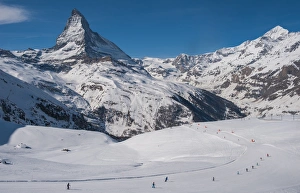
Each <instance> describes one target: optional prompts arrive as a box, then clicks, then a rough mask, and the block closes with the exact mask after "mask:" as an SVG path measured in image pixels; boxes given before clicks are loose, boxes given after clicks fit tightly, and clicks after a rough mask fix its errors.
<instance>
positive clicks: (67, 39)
mask: <svg viewBox="0 0 300 193" xmlns="http://www.w3.org/2000/svg"><path fill="white" fill-rule="evenodd" d="M0 56H1V57H0V66H1V69H2V70H3V71H4V72H5V73H7V74H10V75H12V76H14V77H15V78H18V79H19V80H20V81H24V82H26V83H27V84H30V85H34V86H35V87H36V88H37V90H39V92H41V93H44V94H45V93H46V94H47V96H49V97H52V98H53V100H54V99H55V100H56V101H59V103H54V102H51V103H50V102H48V101H49V100H46V99H45V97H34V99H32V100H33V101H34V102H33V104H34V107H35V108H38V109H40V110H39V111H37V112H36V114H37V115H36V117H37V120H39V121H40V122H42V123H36V124H46V121H47V120H46V119H47V117H49V119H50V117H51V120H52V122H50V123H49V124H48V125H51V126H56V125H61V126H62V127H68V128H72V127H73V128H78V127H79V125H81V129H92V130H99V131H103V132H106V133H108V134H110V135H112V136H115V137H117V138H124V137H125V138H126V137H130V136H132V135H136V134H139V133H143V132H149V131H154V130H158V129H163V128H166V127H171V126H176V125H181V124H186V123H191V122H194V121H213V120H221V119H229V118H238V117H243V116H244V115H243V114H242V113H241V112H240V110H239V108H238V107H237V106H236V105H234V104H233V103H232V102H230V101H228V100H225V99H223V98H221V97H218V96H216V95H214V94H212V93H210V92H207V91H205V90H202V89H199V88H195V87H193V86H191V85H186V84H181V83H172V82H169V81H160V80H157V79H154V78H153V77H152V76H150V74H149V73H148V72H147V71H146V70H145V69H144V68H143V67H142V66H141V65H140V64H139V63H137V62H135V61H134V60H132V59H131V58H130V57H129V56H128V55H126V54H125V53H124V52H123V51H122V50H121V49H120V48H118V47H117V46H116V45H115V44H114V43H112V42H111V41H109V40H107V39H105V38H103V37H101V36H100V35H98V34H97V33H95V32H93V31H92V30H91V29H90V28H89V24H88V22H87V21H86V19H85V18H84V17H83V15H82V14H81V13H79V12H78V11H77V10H73V11H72V14H71V17H70V18H69V19H68V22H67V25H66V27H65V28H64V30H63V32H62V34H61V35H59V37H58V38H57V41H56V45H55V46H54V47H52V48H49V49H42V50H38V49H28V50H25V51H11V52H10V51H5V50H2V51H1V52H0ZM0 83H1V82H0ZM2 84H3V83H2ZM6 92H7V91H6ZM36 92H38V91H36ZM28 95H30V94H28ZM0 99H1V98H0ZM2 99H3V102H2V103H3V104H4V105H2V106H4V108H2V112H4V110H3V109H6V108H5V105H6V104H8V102H7V101H5V100H4V99H5V96H3V97H2ZM29 101H30V100H29ZM54 104H56V105H54ZM10 106H12V104H11V105H10ZM66 107H67V108H66ZM25 108H30V107H28V105H25V106H21V105H20V104H17V103H16V105H15V109H20V112H22V111H23V112H24V113H19V114H21V117H24V116H25V117H26V116H28V113H32V112H35V110H34V109H33V110H32V111H30V112H28V111H25V110H24V109H25ZM0 111H1V110H0ZM69 111H70V112H69ZM5 112H6V113H7V110H5ZM71 112H78V114H76V115H77V116H75V115H74V113H73V115H71ZM23 114H25V115H24V116H23ZM44 114H46V115H47V117H46V119H45V120H44V119H42V118H40V117H41V115H44ZM74 117H75V118H74ZM52 118H55V119H52ZM83 118H84V119H83ZM67 120H69V122H68V121H67ZM70 120H71V121H70ZM12 121H13V120H12ZM48 122H49V121H47V123H48ZM62 122H68V123H72V124H68V125H64V124H62ZM22 123H23V124H28V122H22ZM77 126H78V127H77Z"/></svg>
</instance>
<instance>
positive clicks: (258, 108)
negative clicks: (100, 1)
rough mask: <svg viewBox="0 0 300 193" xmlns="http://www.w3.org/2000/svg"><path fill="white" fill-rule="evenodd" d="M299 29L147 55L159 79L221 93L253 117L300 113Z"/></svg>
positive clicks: (149, 67) (147, 62)
mask: <svg viewBox="0 0 300 193" xmlns="http://www.w3.org/2000/svg"><path fill="white" fill-rule="evenodd" d="M299 45H300V33H299V32H297V33H289V32H288V30H286V29H283V28H282V27H280V26H276V27H275V28H273V29H271V30H270V31H268V32H267V33H265V34H264V35H263V36H262V37H259V38H257V39H255V40H252V41H246V42H244V43H242V44H241V45H239V46H236V47H231V48H223V49H220V50H217V51H215V52H213V53H207V54H202V55H196V56H189V55H186V54H181V55H179V56H178V57H176V58H175V59H168V60H166V61H168V62H166V61H164V60H162V59H151V58H145V59H144V60H143V65H144V67H145V68H146V69H147V70H148V72H149V73H150V74H151V75H152V76H154V77H156V78H158V79H163V80H169V81H179V82H185V83H189V84H190V85H194V86H197V87H199V88H203V89H206V90H209V91H211V92H214V93H216V94H218V95H219V96H221V97H224V98H226V99H228V100H230V101H233V102H234V103H236V104H238V105H239V106H241V107H243V108H244V110H245V112H248V113H250V114H252V115H253V116H264V115H267V114H282V113H284V112H287V111H289V112H293V113H296V112H299V109H300V97H299V96H300V86H299V80H300V65H299V64H300V48H299Z"/></svg>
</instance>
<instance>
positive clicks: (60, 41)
mask: <svg viewBox="0 0 300 193" xmlns="http://www.w3.org/2000/svg"><path fill="white" fill-rule="evenodd" d="M54 49H55V50H62V51H64V52H66V51H67V52H69V53H70V52H72V53H74V54H75V55H76V56H88V57H91V58H99V57H107V56H109V57H111V58H114V59H117V60H119V59H122V60H130V59H131V58H130V57H129V56H128V55H127V54H125V53H124V52H123V51H122V50H121V49H120V48H119V47H118V46H116V45H115V44H114V43H112V42H111V41H109V40H107V39H105V38H103V37H101V36H100V35H99V34H98V33H96V32H93V31H92V30H91V29H90V26H89V23H88V22H87V20H86V19H85V17H84V16H83V15H82V14H81V13H80V12H79V11H78V10H77V9H73V10H72V13H71V17H70V18H69V19H68V21H67V24H66V26H65V28H64V31H63V32H62V33H61V34H60V35H59V36H58V38H57V40H56V45H55V46H54Z"/></svg>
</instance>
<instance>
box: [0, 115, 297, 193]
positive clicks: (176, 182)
mask: <svg viewBox="0 0 300 193" xmlns="http://www.w3.org/2000/svg"><path fill="white" fill-rule="evenodd" d="M0 125H1V127H2V133H1V136H0V145H1V146H0V160H6V164H0V171H1V175H0V187H1V188H0V192H5V193H15V192H22V193H32V192H39V193H50V192H51V193H52V192H56V193H60V192H66V191H67V190H66V184H67V183H68V182H69V183H70V184H71V189H70V191H71V192H109V193H119V192H130V193H135V192H137V193H140V192H164V193H166V192H172V193H182V192H187V193H192V192H195V193H196V192H197V193H199V192H214V193H215V192H228V193H229V192H230V193H231V192H239V193H242V192H259V193H266V192H272V193H283V192H284V193H287V192H291V193H294V192H300V181H299V179H300V140H299V139H300V127H299V126H300V117H296V116H295V117H280V118H279V117H269V118H268V119H264V120H261V119H257V118H246V119H237V120H227V121H217V122H205V123H194V124H190V125H183V126H179V127H173V128H167V129H164V130H160V131H155V132H150V133H145V134H141V135H138V136H135V137H132V138H130V139H128V140H126V141H123V142H117V141H115V140H113V139H111V138H110V137H108V136H107V135H105V134H103V133H99V132H93V131H85V130H68V129H60V128H50V127H38V126H25V127H23V126H18V125H16V124H12V123H8V122H4V121H2V120H1V121H0ZM251 140H255V142H252V141H251ZM18 144H26V145H27V146H29V147H30V149H29V148H16V145H18ZM66 150H68V151H66ZM267 154H269V155H270V156H269V157H267ZM260 158H262V159H260ZM252 166H253V168H252ZM246 168H248V170H249V171H248V172H246ZM237 172H239V175H238V174H237ZM167 176H168V178H169V180H168V181H167V182H164V179H165V177H167ZM213 177H214V178H215V181H212V178H213ZM152 182H155V183H156V188H151V186H152Z"/></svg>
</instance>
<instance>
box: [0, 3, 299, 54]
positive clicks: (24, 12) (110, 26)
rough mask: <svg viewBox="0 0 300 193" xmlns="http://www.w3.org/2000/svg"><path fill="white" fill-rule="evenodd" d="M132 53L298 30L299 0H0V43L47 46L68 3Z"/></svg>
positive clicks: (228, 43) (187, 49)
mask: <svg viewBox="0 0 300 193" xmlns="http://www.w3.org/2000/svg"><path fill="white" fill-rule="evenodd" d="M74 8H76V9H77V10H79V11H80V12H81V13H82V14H83V15H84V16H85V18H86V19H87V21H88V22H89V24H90V28H91V29H92V30H93V31H94V32H97V33H99V34H100V35H101V36H103V37H105V38H107V39H109V40H110V41H112V42H114V43H115V44H116V45H118V46H119V47H120V48H121V49H122V50H123V51H124V52H126V53H127V54H128V55H130V56H131V57H134V58H136V57H138V58H142V57H145V56H149V57H160V58H167V57H176V56H177V55H179V54H181V53H186V54H190V55H197V54H203V53H207V52H213V51H215V50H217V49H220V48H223V47H232V46H237V45H239V44H241V43H242V42H244V41H246V40H252V39H255V38H257V37H259V36H261V35H263V34H264V33H265V32H267V31H268V30H270V29H272V28H273V27H275V26H277V25H280V26H281V27H283V28H285V29H287V30H289V31H291V32H297V31H300V0H22V1H20V0H0V48H2V49H7V50H25V49H27V48H37V49H41V48H50V47H52V46H54V45H55V41H56V38H57V37H58V35H59V34H60V33H61V32H62V31H63V29H64V27H65V25H66V22H67V19H68V18H69V17H70V16H71V11H72V9H74Z"/></svg>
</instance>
